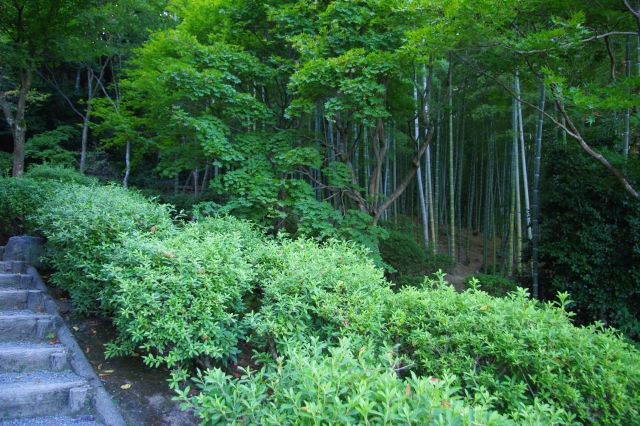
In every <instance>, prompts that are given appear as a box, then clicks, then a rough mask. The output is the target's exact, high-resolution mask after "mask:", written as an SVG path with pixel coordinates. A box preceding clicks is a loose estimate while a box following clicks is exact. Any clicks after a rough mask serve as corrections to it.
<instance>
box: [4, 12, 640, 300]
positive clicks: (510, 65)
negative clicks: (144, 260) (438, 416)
mask: <svg viewBox="0 0 640 426" xmlns="http://www.w3.org/2000/svg"><path fill="white" fill-rule="evenodd" d="M36 3H39V2H28V1H26V2H22V3H21V4H23V8H22V9H20V8H18V9H16V8H15V7H14V6H12V3H11V2H6V1H3V2H0V4H1V5H2V6H1V8H0V12H2V13H0V15H1V16H2V18H0V23H1V24H2V36H1V37H2V39H0V40H1V46H2V49H3V50H2V53H3V62H2V64H0V88H1V89H2V90H1V91H0V102H1V103H2V106H3V111H4V117H5V127H4V129H2V131H3V138H4V139H3V140H5V141H6V146H7V149H6V150H7V151H8V150H9V146H11V147H13V148H11V149H13V151H14V154H13V157H12V158H11V162H12V170H13V174H14V175H20V174H21V173H22V172H23V170H24V162H25V158H26V162H27V163H37V162H42V161H43V160H46V156H43V155H42V154H41V153H40V154H39V153H38V150H34V149H31V150H30V149H29V146H30V145H29V144H30V143H31V144H32V145H31V146H35V142H30V141H31V140H33V138H34V137H36V139H35V140H37V141H40V142H39V143H40V146H41V152H42V150H45V149H46V150H47V151H46V152H47V153H48V154H47V155H49V156H51V158H54V156H55V158H60V159H61V160H60V162H62V163H64V162H66V163H67V164H66V165H77V164H79V168H80V170H82V171H85V170H86V171H87V172H89V173H93V174H103V175H108V176H109V177H111V178H113V177H116V176H117V177H118V179H122V177H123V176H124V179H123V184H124V185H125V186H127V185H129V184H133V185H134V186H137V187H141V188H146V189H147V190H153V191H156V193H162V194H164V195H167V196H171V195H173V196H175V197H178V196H179V195H180V194H187V195H188V196H189V197H192V202H191V204H195V203H199V204H198V206H199V207H198V208H199V209H200V211H204V210H207V211H216V212H223V213H231V214H234V215H238V216H242V217H247V218H249V219H252V220H254V221H256V222H258V223H260V224H262V225H264V226H265V227H267V228H268V229H269V230H270V231H271V232H273V233H278V232H281V231H286V232H288V233H291V234H294V235H297V234H300V235H302V234H306V235H311V236H316V237H318V238H320V239H326V238H331V237H341V238H343V237H346V238H348V239H354V240H357V241H360V242H363V243H365V244H367V245H369V246H370V247H372V248H374V251H375V247H377V245H378V243H379V240H380V239H381V238H382V239H383V238H384V228H388V227H389V226H392V225H394V224H397V223H398V222H401V221H403V220H407V218H408V220H410V221H411V222H412V223H414V224H415V227H416V230H417V232H416V233H417V235H418V238H419V242H420V244H421V245H422V246H423V247H424V248H425V250H427V251H428V252H429V253H434V254H446V255H448V256H451V257H452V258H453V259H455V261H456V262H459V263H462V264H468V263H470V262H472V261H473V258H474V257H476V256H481V261H480V268H479V269H480V270H481V271H482V272H485V273H489V274H500V275H504V276H508V277H521V278H522V279H523V280H525V281H527V282H529V281H530V282H531V290H532V294H533V296H534V297H536V298H537V297H541V296H542V295H543V293H544V292H545V287H546V284H545V282H544V279H542V278H541V272H540V269H541V267H544V265H541V256H542V254H541V249H540V245H541V239H543V237H542V236H541V228H543V229H544V226H545V222H544V216H545V214H550V215H553V214H554V212H552V211H548V212H545V211H544V209H543V208H542V206H543V205H545V200H548V199H549V196H548V193H546V192H545V189H544V188H551V189H549V191H550V192H552V191H553V188H552V187H550V186H549V185H546V184H545V179H546V182H547V183H551V180H550V179H551V178H552V177H553V176H549V175H548V174H545V170H547V168H548V166H551V165H553V164H554V162H556V160H557V158H558V157H557V155H560V156H565V157H568V158H570V160H569V161H570V162H572V161H573V160H571V159H575V161H578V160H580V161H582V160H584V159H588V160H589V161H590V162H591V163H590V164H593V165H597V170H598V172H602V173H604V174H606V176H607V179H611V182H615V183H614V184H613V185H615V191H616V193H617V194H618V195H617V196H618V197H619V198H620V199H621V200H624V201H621V203H631V204H632V205H635V204H633V203H637V200H638V199H639V198H640V197H639V195H638V192H637V191H638V184H637V182H638V181H637V173H636V170H637V165H638V147H639V145H640V137H639V132H638V128H639V121H638V119H639V115H638V114H639V111H638V105H640V96H639V88H640V38H639V30H640V4H637V3H635V2H634V1H633V0H607V1H603V2H592V1H577V0H575V1H574V0H557V1H543V0H480V1H473V2H471V1H464V0H446V1H436V0H358V1H346V0H334V1H326V0H323V1H307V0H298V1H287V2H281V1H252V0H228V1H223V0H218V1H205V0H173V1H170V2H168V3H164V2H138V1H135V0H128V1H127V2H119V4H118V5H117V6H114V5H113V4H111V3H110V2H106V1H94V2H83V3H82V4H80V3H79V2H75V1H64V2H51V5H52V6H51V8H50V9H47V10H50V12H51V15H50V16H46V17H45V18H46V19H47V20H48V22H50V26H49V27H48V29H47V30H46V31H44V30H42V27H41V26H39V24H38V23H37V22H36V20H26V21H25V20H23V19H22V16H23V15H24V13H26V12H32V13H35V12H33V11H34V10H35V8H37V4H36ZM40 3H41V2H40ZM30 8H31V9H30ZM39 10H40V9H39ZM43 10H44V9H43ZM72 10H73V11H74V13H77V12H78V11H81V12H82V13H80V14H79V15H78V16H80V17H79V18H76V19H73V20H67V19H66V17H67V15H68V14H69V13H70V11H72ZM130 12H132V13H130ZM40 13H45V12H42V10H40ZM96 26H97V28H96ZM89 29H90V30H89ZM50 30H51V31H50ZM52 31H53V32H52ZM27 36H28V37H30V39H29V41H28V42H27V41H25V40H26V39H25V37H27ZM87 46H94V47H96V48H95V49H94V51H95V52H96V53H95V54H93V55H90V54H87ZM98 47H99V49H98ZM45 113H46V114H49V117H48V118H47V119H46V120H43V119H42V118H39V116H42V115H43V114H45ZM78 123H80V125H79V128H80V129H81V132H80V135H76V132H77V129H78ZM69 125H71V126H72V127H69ZM65 126H66V127H65ZM56 131H57V133H55V132H56ZM65 132H66V133H65ZM25 135H26V136H25ZM38 135H39V136H40V139H38V138H37V136H38ZM43 135H44V137H43ZM78 136H79V139H80V143H79V144H77V145H78V146H76V145H74V141H75V140H76V139H77V138H78ZM30 138H31V139H30ZM25 140H26V142H25ZM25 144H26V145H25ZM25 146H26V148H27V149H26V154H25ZM78 151H79V154H77V153H78ZM552 152H553V153H555V154H553V155H552V154H551V153H552ZM69 153H71V154H69ZM554 155H555V156H556V157H554ZM7 157H8V155H7ZM7 169H8V167H7ZM576 179H581V177H580V176H576ZM545 185H546V186H545ZM541 218H542V219H541ZM549 238H553V237H552V236H551V237H549ZM474 239H480V240H481V242H482V244H481V245H482V250H481V253H479V254H478V253H475V252H473V250H472V248H471V246H472V242H473V240H474ZM543 263H544V262H543ZM549 266H550V264H549V261H547V262H546V267H547V269H553V268H549ZM551 275H552V274H551ZM546 276H547V277H548V276H550V275H549V274H547V275H546Z"/></svg>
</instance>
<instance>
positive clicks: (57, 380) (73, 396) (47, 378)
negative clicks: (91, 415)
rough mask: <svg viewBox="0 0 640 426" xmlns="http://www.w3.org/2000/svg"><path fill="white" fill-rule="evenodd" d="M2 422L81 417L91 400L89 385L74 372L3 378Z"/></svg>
mask: <svg viewBox="0 0 640 426" xmlns="http://www.w3.org/2000/svg"><path fill="white" fill-rule="evenodd" d="M0 389H2V392H0V420H12V419H19V418H25V417H27V418H29V417H37V416H48V415H51V414H52V413H55V414H57V415H60V416H68V415H71V414H80V413H82V412H84V411H85V410H86V408H87V407H88V404H89V402H90V399H91V395H90V389H91V387H90V386H89V385H88V384H87V381H86V380H84V379H83V378H81V377H80V376H77V375H76V374H74V373H71V372H61V373H51V372H35V373H4V374H0Z"/></svg>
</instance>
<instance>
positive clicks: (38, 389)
mask: <svg viewBox="0 0 640 426" xmlns="http://www.w3.org/2000/svg"><path fill="white" fill-rule="evenodd" d="M37 243H38V242H37V240H36V239H31V238H23V237H14V238H12V239H11V240H10V241H9V244H7V247H6V249H5V248H0V259H3V260H1V261H0V426H18V425H51V426H58V425H63V426H64V425H77V426H89V425H107V426H123V425H124V424H125V422H124V420H123V419H122V416H121V415H120V413H119V412H118V410H117V409H116V407H115V406H114V405H113V403H112V401H111V398H110V397H109V395H108V394H107V392H106V391H105V389H104V387H103V386H102V383H101V382H100V379H99V378H98V376H97V375H96V374H95V372H94V370H93V368H92V367H91V365H90V364H89V362H88V361H87V359H86V357H85V356H84V353H83V352H82V350H81V349H80V347H79V346H78V344H77V342H76V341H75V339H74V338H73V335H72V334H71V332H70V331H69V329H68V327H67V326H66V325H65V324H64V321H63V320H62V318H61V317H60V315H59V313H58V309H57V306H56V304H55V302H54V301H53V299H52V298H51V297H50V296H49V294H48V292H47V288H46V286H45V285H44V283H43V282H42V279H41V278H40V276H39V274H38V272H37V270H36V269H35V268H34V267H33V266H30V265H29V263H35V262H36V261H37V259H34V258H33V257H34V253H37V252H38V249H37V248H34V247H33V245H34V244H37Z"/></svg>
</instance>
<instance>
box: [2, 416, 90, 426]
mask: <svg viewBox="0 0 640 426" xmlns="http://www.w3.org/2000/svg"><path fill="white" fill-rule="evenodd" d="M101 424H102V423H98V422H96V421H95V418H94V416H91V415H84V416H80V417H75V418H74V417H36V418H28V419H19V420H9V421H6V422H0V426H100V425H101Z"/></svg>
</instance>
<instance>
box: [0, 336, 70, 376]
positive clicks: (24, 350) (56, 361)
mask: <svg viewBox="0 0 640 426" xmlns="http://www.w3.org/2000/svg"><path fill="white" fill-rule="evenodd" d="M68 356H69V353H68V351H67V349H66V348H65V347H64V346H63V345H59V344H53V345H50V344H47V343H29V342H9V343H0V373H25V372H34V371H62V370H66V369H68V368H69V361H68Z"/></svg>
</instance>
